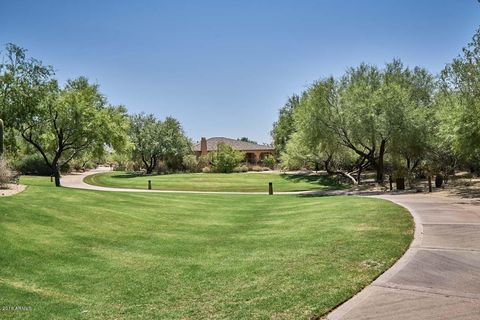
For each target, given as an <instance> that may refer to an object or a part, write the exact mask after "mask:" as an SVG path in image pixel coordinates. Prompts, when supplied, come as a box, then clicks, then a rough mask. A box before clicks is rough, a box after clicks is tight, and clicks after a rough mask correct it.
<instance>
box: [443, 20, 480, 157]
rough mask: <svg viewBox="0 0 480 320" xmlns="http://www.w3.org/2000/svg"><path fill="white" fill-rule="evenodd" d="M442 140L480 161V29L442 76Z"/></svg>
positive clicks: (453, 150) (463, 153)
mask: <svg viewBox="0 0 480 320" xmlns="http://www.w3.org/2000/svg"><path fill="white" fill-rule="evenodd" d="M436 101H437V103H438V106H439V110H438V117H437V118H438V121H439V138H440V140H442V141H447V145H448V146H450V147H451V151H452V152H453V153H454V154H456V155H458V156H459V157H460V158H463V159H464V160H467V161H474V162H478V161H480V29H478V30H477V32H476V34H475V35H474V37H473V39H472V41H471V42H470V43H469V44H468V45H467V46H466V47H465V48H463V50H462V54H461V55H460V56H458V57H457V58H455V59H453V61H452V62H451V63H450V64H448V65H447V66H446V67H445V69H444V70H443V71H442V73H441V90H440V92H439V94H438V95H437V99H436Z"/></svg>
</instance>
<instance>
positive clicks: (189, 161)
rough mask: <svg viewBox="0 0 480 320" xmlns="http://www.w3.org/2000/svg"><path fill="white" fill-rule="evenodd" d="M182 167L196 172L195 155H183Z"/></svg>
mask: <svg viewBox="0 0 480 320" xmlns="http://www.w3.org/2000/svg"><path fill="white" fill-rule="evenodd" d="M183 167H184V168H185V170H186V171H188V172H197V171H198V161H197V157H196V156H194V155H193V154H189V155H186V156H184V157H183Z"/></svg>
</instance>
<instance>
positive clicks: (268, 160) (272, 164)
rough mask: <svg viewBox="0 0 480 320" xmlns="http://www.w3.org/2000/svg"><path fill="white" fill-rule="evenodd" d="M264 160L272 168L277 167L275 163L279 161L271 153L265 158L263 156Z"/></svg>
mask: <svg viewBox="0 0 480 320" xmlns="http://www.w3.org/2000/svg"><path fill="white" fill-rule="evenodd" d="M262 162H263V164H264V165H265V166H266V167H269V168H270V169H273V168H275V164H276V163H277V161H276V160H275V157H274V156H272V155H271V154H269V155H266V156H265V158H263V160H262Z"/></svg>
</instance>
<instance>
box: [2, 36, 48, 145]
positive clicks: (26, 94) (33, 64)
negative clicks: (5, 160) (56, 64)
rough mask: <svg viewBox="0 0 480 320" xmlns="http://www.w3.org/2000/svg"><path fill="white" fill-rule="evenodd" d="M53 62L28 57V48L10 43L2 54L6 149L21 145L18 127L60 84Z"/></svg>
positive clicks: (3, 115) (3, 114)
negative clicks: (18, 139)
mask: <svg viewBox="0 0 480 320" xmlns="http://www.w3.org/2000/svg"><path fill="white" fill-rule="evenodd" d="M53 75H54V72H53V68H52V67H51V66H45V65H43V64H42V62H41V61H39V60H37V59H33V58H29V57H27V51H26V50H25V49H23V48H21V47H19V46H17V45H15V44H12V43H9V44H7V45H6V46H5V50H4V51H3V52H2V55H1V57H0V119H3V121H4V124H5V125H6V127H5V128H4V152H7V151H11V152H15V151H16V150H17V149H18V145H17V144H18V143H17V136H18V134H17V133H18V132H17V131H16V129H18V127H19V126H20V124H21V123H22V121H23V119H24V118H25V117H26V116H27V115H28V114H31V113H32V112H34V109H35V108H36V106H37V105H38V104H39V103H40V101H42V100H43V99H44V98H45V97H46V95H47V94H48V93H49V92H50V91H51V90H52V88H55V87H56V81H55V80H54V79H52V76H53Z"/></svg>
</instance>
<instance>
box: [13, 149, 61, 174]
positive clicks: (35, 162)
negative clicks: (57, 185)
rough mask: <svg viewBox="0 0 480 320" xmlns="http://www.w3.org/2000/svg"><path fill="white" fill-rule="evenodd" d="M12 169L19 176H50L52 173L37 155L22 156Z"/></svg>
mask: <svg viewBox="0 0 480 320" xmlns="http://www.w3.org/2000/svg"><path fill="white" fill-rule="evenodd" d="M13 167H14V169H15V170H16V171H18V172H20V173H21V174H30V175H38V176H50V175H51V173H52V170H51V169H50V167H49V166H48V165H47V164H46V163H45V160H44V159H43V157H42V156H41V155H39V154H32V155H27V156H24V157H23V158H22V159H20V160H19V161H17V162H15V163H14V164H13Z"/></svg>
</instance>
